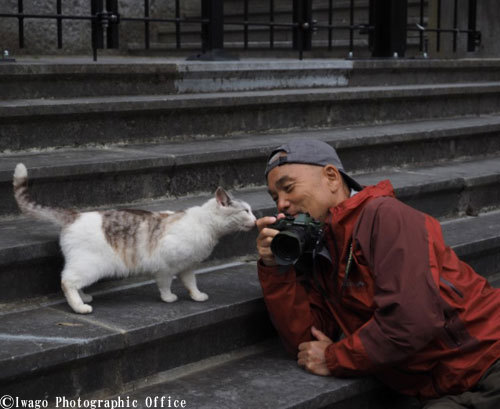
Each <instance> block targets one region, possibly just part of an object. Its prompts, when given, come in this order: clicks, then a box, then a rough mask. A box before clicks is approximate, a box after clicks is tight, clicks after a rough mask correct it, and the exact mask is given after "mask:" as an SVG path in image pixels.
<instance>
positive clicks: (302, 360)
mask: <svg viewBox="0 0 500 409" xmlns="http://www.w3.org/2000/svg"><path fill="white" fill-rule="evenodd" d="M311 333H312V335H313V337H314V338H316V339H317V341H310V342H303V343H302V344H300V345H299V354H298V361H297V362H298V364H299V366H301V367H303V368H304V369H305V370H306V371H308V372H311V373H313V374H315V375H322V376H328V375H330V370H329V369H328V367H327V366H326V359H325V350H326V348H327V347H328V345H330V344H333V341H332V340H331V339H330V338H328V337H327V336H326V335H325V334H323V333H322V332H321V331H320V330H319V329H316V328H314V327H312V328H311Z"/></svg>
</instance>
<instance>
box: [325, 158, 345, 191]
mask: <svg viewBox="0 0 500 409" xmlns="http://www.w3.org/2000/svg"><path fill="white" fill-rule="evenodd" d="M323 175H324V176H325V177H326V178H327V179H328V186H330V189H331V191H332V192H335V191H337V190H338V189H339V188H341V187H342V175H341V174H340V172H339V170H338V169H337V168H336V167H335V166H333V165H326V166H325V167H324V168H323Z"/></svg>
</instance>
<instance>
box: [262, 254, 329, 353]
mask: <svg viewBox="0 0 500 409" xmlns="http://www.w3.org/2000/svg"><path fill="white" fill-rule="evenodd" d="M258 273H259V280H260V283H261V286H262V292H263V295H264V301H265V303H266V307H267V310H268V312H269V315H270V317H271V320H272V322H273V324H274V327H275V328H276V330H277V331H278V334H279V335H280V337H281V339H282V341H283V343H284V345H285V347H286V349H287V350H288V352H289V353H291V354H293V355H294V356H296V354H297V351H298V346H299V345H300V344H301V343H302V342H308V341H311V340H312V335H311V327H312V326H313V325H314V326H315V327H316V328H318V329H320V330H321V331H323V332H324V333H325V334H326V335H328V336H329V337H330V338H332V339H336V338H337V336H338V334H339V328H338V326H337V324H336V323H335V321H334V319H333V317H332V315H331V313H330V312H329V310H328V307H327V306H326V304H325V302H324V300H323V298H322V296H321V295H319V294H318V293H316V292H315V291H313V290H312V289H306V288H305V287H304V286H303V285H302V284H301V283H300V281H298V280H297V276H296V273H295V270H294V269H293V267H290V268H288V269H286V270H285V271H282V268H281V267H267V266H265V265H263V264H262V263H261V262H260V261H259V263H258Z"/></svg>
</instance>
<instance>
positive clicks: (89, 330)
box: [0, 211, 500, 408]
mask: <svg viewBox="0 0 500 409" xmlns="http://www.w3.org/2000/svg"><path fill="white" fill-rule="evenodd" d="M499 227H500V212H499V211H496V212H491V213H487V214H482V215H480V216H478V217H475V218H471V217H468V218H462V219H457V220H453V221H448V222H445V223H443V231H444V235H445V239H446V240H447V242H448V244H450V245H451V246H452V247H453V248H454V249H456V250H457V252H458V253H459V255H460V256H461V257H463V256H464V255H467V254H466V253H467V251H468V250H466V248H469V249H470V248H472V247H474V246H476V248H475V250H474V251H475V252H476V253H478V254H479V253H482V255H484V254H485V252H484V250H485V248H486V247H487V246H488V244H487V243H490V245H491V243H495V246H493V247H495V248H494V249H493V251H492V254H495V255H496V258H497V260H496V263H495V264H494V267H495V268H497V267H498V261H499V260H498V257H499V256H498V255H499V254H500V252H499V248H500V237H499V235H498V231H499ZM255 268H256V267H255V264H254V262H251V263H233V264H232V265H231V266H220V267H219V268H214V269H213V270H214V271H212V272H205V273H204V274H198V281H199V284H200V288H201V289H203V290H204V291H206V292H207V293H208V294H210V296H211V298H210V299H209V300H208V301H207V302H205V303H195V302H193V301H191V300H189V298H188V295H187V292H186V291H185V290H184V289H182V288H180V285H179V283H175V284H174V288H175V291H176V292H177V293H178V294H179V296H180V300H179V301H178V302H176V303H174V304H168V305H167V304H165V303H162V302H161V301H160V300H159V296H158V290H157V289H156V286H155V285H154V284H153V283H152V282H151V281H144V282H137V283H135V284H125V285H118V286H115V287H109V288H107V289H102V290H100V291H94V292H91V293H93V295H94V298H95V300H94V302H93V305H94V306H95V310H94V313H93V314H92V315H89V316H81V315H76V314H73V313H71V312H70V310H69V307H68V306H67V305H66V304H65V302H64V300H60V299H52V300H50V301H46V302H42V303H32V302H31V303H25V304H18V305H17V306H16V308H14V309H12V308H10V309H9V308H4V309H2V311H0V338H1V339H2V352H1V353H0V364H1V365H2V369H3V371H2V373H1V374H0V391H1V392H2V393H3V394H7V393H8V394H9V395H11V396H22V398H24V399H39V398H40V396H43V397H44V398H46V399H49V400H52V399H54V398H55V397H57V396H65V397H66V398H72V397H77V396H84V397H85V396H86V395H89V394H91V395H93V396H94V397H95V396H100V397H102V396H110V395H113V394H117V393H119V394H124V393H126V394H127V395H130V396H131V397H134V398H135V397H137V399H143V398H145V397H146V396H147V395H148V394H152V395H151V396H154V395H155V394H156V393H157V392H156V391H159V390H161V389H162V390H163V391H169V393H171V394H175V395H176V398H178V399H186V400H189V398H193V397H194V396H197V398H196V399H201V397H202V396H206V395H205V394H206V393H208V390H206V386H205V385H206V383H207V381H203V379H207V378H206V377H207V376H210V377H211V387H210V388H209V389H210V391H211V392H212V393H214V395H215V397H216V398H223V397H224V396H225V397H227V398H228V399H250V400H251V396H254V395H253V393H254V391H253V387H254V386H255V387H259V390H260V391H261V396H266V401H267V402H269V401H273V400H274V399H276V396H277V395H276V394H270V395H268V394H267V393H262V391H263V389H262V388H265V385H273V386H275V385H277V383H276V382H278V384H280V382H281V381H280V379H281V380H283V382H284V379H285V377H283V376H281V375H280V374H281V373H282V371H285V370H289V369H291V373H290V374H289V376H293V377H294V379H296V380H297V381H299V380H302V381H301V382H300V383H297V384H295V383H293V382H289V379H290V378H289V377H286V379H288V380H287V381H286V383H287V384H288V385H291V384H292V383H293V384H294V387H295V388H298V386H297V385H300V388H302V387H306V388H313V387H314V388H315V389H314V390H315V391H319V390H322V391H323V393H321V394H320V395H321V396H322V399H326V401H327V402H328V403H329V404H332V405H336V404H339V405H340V404H341V402H342V401H344V400H345V399H347V402H350V399H354V401H352V402H350V403H351V404H354V403H353V402H356V399H367V396H371V394H372V393H375V395H374V397H375V396H378V397H377V398H376V400H377V401H378V399H380V397H381V396H382V395H383V394H384V393H387V391H385V392H384V390H385V389H384V388H381V386H380V385H379V384H377V383H376V382H374V381H373V380H372V379H358V380H331V379H330V382H329V387H327V388H326V389H323V387H322V386H321V385H319V384H318V383H317V382H322V381H321V380H320V378H317V377H312V376H308V375H307V374H306V373H305V372H303V371H300V370H298V369H297V367H296V363H295V362H294V361H293V359H291V358H288V357H285V356H284V354H283V352H282V351H281V349H279V347H273V346H272V344H271V346H270V347H266V348H264V349H263V350H260V351H259V349H258V348H257V349H255V348H254V349H252V351H254V352H253V353H248V351H247V352H244V351H242V350H241V348H243V347H247V346H249V345H254V344H257V343H259V342H262V341H265V340H269V339H273V338H274V331H273V330H272V328H271V324H270V323H269V320H268V318H267V313H266V311H265V306H264V303H263V302H262V298H261V292H260V286H259V283H258V280H257V275H256V273H255ZM496 271H498V270H496ZM491 278H492V279H497V275H494V276H491ZM35 345H36V347H35ZM219 354H225V355H226V358H227V355H230V356H233V358H234V357H235V358H237V359H231V360H229V362H221V361H220V360H217V359H215V362H214V360H209V361H208V364H207V362H205V363H203V362H201V363H198V364H197V365H195V367H194V369H195V371H193V368H191V369H190V368H189V364H192V363H194V362H198V361H200V360H204V359H207V358H210V357H214V356H217V355H219ZM214 363H215V365H213V364H214ZM257 364H258V365H259V366H258V368H260V369H257V366H256V365H257ZM186 365H188V368H186V367H184V368H182V367H183V366H186ZM204 366H205V367H207V366H208V367H209V371H210V372H203V371H201V372H199V371H196V369H200V367H204ZM175 368H178V369H177V370H176V371H175V372H174V374H175V373H176V374H177V375H178V376H179V374H181V375H182V380H180V379H179V382H178V381H177V379H175V376H173V373H172V372H169V370H170V371H171V370H172V369H175ZM293 368H295V369H293ZM219 369H220V372H219ZM209 373H210V375H209ZM69 374H71V376H69ZM243 374H245V379H246V380H247V382H245V383H244V385H245V387H244V390H246V391H248V392H249V393H250V395H245V396H239V393H237V392H238V391H239V392H240V393H241V389H234V388H236V385H238V383H239V382H238V380H239V379H240V378H241V376H243ZM268 376H271V377H272V378H273V381H272V382H271V381H270V380H266V379H267V377H268ZM231 378H232V379H233V380H234V383H233V382H230V381H229V379H231ZM259 379H260V382H262V384H259V383H258V382H257V381H258V380H259ZM321 379H324V381H325V382H326V378H321ZM223 380H225V382H222V383H221V384H220V385H223V386H225V387H228V388H229V389H226V388H224V390H226V391H228V390H230V391H231V392H232V393H230V394H219V393H216V392H214V391H217V390H218V389H219V386H220V385H219V382H221V381H223ZM145 385H146V386H147V388H145ZM181 385H184V386H181ZM251 385H253V386H251ZM307 385H309V386H307ZM240 386H241V384H240ZM324 386H325V387H326V386H327V385H324ZM184 387H186V388H188V389H184ZM159 388H160V389H159ZM238 388H239V387H238ZM247 388H249V389H247ZM274 390H275V391H276V392H279V393H282V392H283V391H282V390H281V389H280V388H275V389H274ZM130 391H133V392H131V393H129V392H130ZM187 391H191V392H192V393H189V394H187V393H186V392H187ZM195 391H196V392H197V393H194V392H195ZM302 392H304V393H303V398H304V400H303V402H309V404H312V402H315V403H314V405H313V406H304V407H324V406H325V404H322V405H321V404H320V402H325V401H324V400H320V401H317V399H320V398H319V396H318V395H317V394H316V393H312V391H310V390H307V391H304V390H302ZM185 393H186V395H185V396H183V395H184V394H185ZM365 394H367V395H365ZM381 394H382V395H381ZM219 395H222V396H219ZM283 396H288V394H287V393H285V394H284V395H283ZM395 398H396V397H395ZM223 399H224V398H223ZM267 399H269V400H267ZM299 401H300V402H302V400H299ZM195 402H196V406H193V407H198V406H197V404H198V403H199V401H198V400H194V401H192V402H190V403H192V404H194V403H195ZM220 402H225V401H224V400H222V401H220ZM238 402H239V400H238ZM401 402H403V401H401ZM304 404H305V403H304ZM380 404H381V405H382V404H383V402H380ZM377 405H378V404H377ZM140 407H143V405H141V406H140ZM209 407H212V406H209ZM214 407H224V406H220V405H216V406H214ZM229 407H240V406H231V405H230V406H229ZM245 407H246V406H245ZM248 407H257V406H248ZM264 407H276V406H264ZM280 407H281V406H280ZM282 407H288V406H282ZM299 407H302V406H299ZM329 407H330V406H329ZM332 407H337V406H332ZM339 407H346V406H339ZM376 407H383V406H376ZM397 407H398V406H395V408H397ZM399 407H400V406H399Z"/></svg>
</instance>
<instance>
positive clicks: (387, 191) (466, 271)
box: [258, 181, 500, 398]
mask: <svg viewBox="0 0 500 409" xmlns="http://www.w3.org/2000/svg"><path fill="white" fill-rule="evenodd" d="M325 237H326V240H327V244H328V248H329V251H330V254H331V256H332V258H333V266H330V267H328V268H327V267H326V266H324V265H323V268H319V269H318V270H319V271H318V273H317V280H318V282H319V284H320V285H321V286H322V287H323V291H320V290H319V288H318V283H316V282H315V280H308V281H307V282H304V281H303V280H301V279H300V277H299V278H298V277H297V275H296V272H295V271H294V269H293V268H285V271H282V269H281V268H280V267H266V266H264V265H263V264H262V263H260V262H259V267H258V272H259V279H260V282H261V285H262V289H263V294H264V299H265V302H266V305H267V308H268V311H269V314H270V316H271V319H272V321H273V323H274V325H275V327H276V329H277V330H278V332H279V334H280V336H281V338H282V340H283V341H284V343H285V346H286V347H287V349H288V350H289V351H290V352H292V353H293V354H297V348H298V345H299V344H300V343H302V342H307V341H311V340H312V339H311V326H313V325H314V326H315V327H316V328H318V329H320V330H321V331H323V332H324V333H325V334H326V335H328V336H330V338H332V339H337V336H338V335H339V333H340V330H341V331H342V332H343V333H344V336H345V337H344V338H343V339H341V340H340V341H338V342H335V343H333V344H332V345H330V346H329V347H328V348H327V350H326V360H327V365H328V368H329V369H330V371H331V373H332V375H334V376H338V377H346V376H355V375H367V374H374V375H376V376H377V377H378V378H379V379H381V380H382V381H384V382H385V383H386V384H387V385H389V386H390V387H392V388H394V389H396V390H398V391H400V392H402V393H405V394H409V395H416V396H419V397H421V398H434V397H438V396H442V395H445V394H456V393H460V392H463V391H465V390H467V389H469V388H470V387H472V386H473V385H474V384H476V382H477V381H478V380H479V379H480V378H481V376H482V375H483V373H484V372H485V371H486V370H487V369H488V368H489V367H490V366H491V365H492V364H493V363H494V362H495V361H496V360H498V359H499V358H500V290H497V289H494V288H492V287H491V286H490V285H489V284H488V282H487V281H486V279H485V278H483V277H481V276H480V275H478V274H477V273H475V272H474V270H473V269H472V268H471V267H470V266H469V265H467V264H466V263H464V262H462V261H460V260H459V259H458V257H457V255H456V254H455V252H454V251H453V250H451V249H450V248H449V247H447V246H446V245H445V243H444V240H443V237H442V233H441V227H440V224H439V222H438V221H437V220H435V219H434V218H432V217H431V216H429V215H427V214H424V213H421V212H419V211H417V210H415V209H413V208H411V207H409V206H407V205H405V204H403V203H402V202H400V201H398V200H397V199H395V198H394V191H393V188H392V185H391V184H390V182H389V181H383V182H380V183H379V184H378V185H376V186H369V187H366V188H365V189H363V190H362V191H361V192H359V193H358V194H356V195H354V196H353V197H351V198H349V199H347V200H345V201H344V202H342V203H341V204H340V205H338V206H337V207H335V208H332V209H330V216H329V222H328V223H327V227H326V233H325ZM351 243H352V248H353V251H352V253H353V257H352V263H351V267H350V269H349V274H348V277H347V278H346V277H345V270H346V264H347V260H348V258H349V249H350V246H351ZM324 290H326V293H327V294H329V295H330V296H329V297H328V299H327V298H326V297H325V296H323V295H322V294H324V293H325V291H324Z"/></svg>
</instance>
